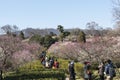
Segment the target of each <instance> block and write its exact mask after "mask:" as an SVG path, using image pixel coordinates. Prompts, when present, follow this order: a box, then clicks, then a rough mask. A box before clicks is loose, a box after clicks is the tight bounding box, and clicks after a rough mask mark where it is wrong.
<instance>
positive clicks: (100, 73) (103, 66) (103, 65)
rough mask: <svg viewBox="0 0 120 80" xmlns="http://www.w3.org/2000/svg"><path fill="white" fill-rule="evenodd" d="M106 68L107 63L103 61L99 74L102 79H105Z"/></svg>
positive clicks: (99, 67)
mask: <svg viewBox="0 0 120 80" xmlns="http://www.w3.org/2000/svg"><path fill="white" fill-rule="evenodd" d="M104 70H105V64H104V62H103V61H102V62H101V63H100V64H99V66H98V74H99V76H100V80H104Z"/></svg>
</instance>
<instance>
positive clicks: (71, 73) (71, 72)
mask: <svg viewBox="0 0 120 80" xmlns="http://www.w3.org/2000/svg"><path fill="white" fill-rule="evenodd" d="M69 73H70V80H75V70H74V62H73V61H72V62H71V63H70V65H69Z"/></svg>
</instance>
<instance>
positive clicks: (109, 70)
mask: <svg viewBox="0 0 120 80" xmlns="http://www.w3.org/2000/svg"><path fill="white" fill-rule="evenodd" d="M105 75H106V76H107V79H106V80H113V78H114V77H115V75H116V73H115V70H114V66H113V63H112V61H111V60H110V59H108V60H107V65H106V66H105Z"/></svg>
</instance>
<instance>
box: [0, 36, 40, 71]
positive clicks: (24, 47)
mask: <svg viewBox="0 0 120 80" xmlns="http://www.w3.org/2000/svg"><path fill="white" fill-rule="evenodd" d="M0 48H1V51H0V55H1V57H2V58H0V68H2V70H9V69H11V68H16V67H18V66H19V65H21V64H23V63H26V62H29V61H31V60H34V59H37V56H38V54H37V53H39V51H41V50H42V47H41V46H40V45H39V44H37V43H29V42H22V40H21V39H20V38H19V37H12V36H0Z"/></svg>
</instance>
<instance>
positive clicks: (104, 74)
mask: <svg viewBox="0 0 120 80" xmlns="http://www.w3.org/2000/svg"><path fill="white" fill-rule="evenodd" d="M68 69H69V70H68V71H69V74H70V80H75V75H76V74H75V70H74V62H73V61H71V62H69V65H68ZM92 74H93V73H92V71H91V63H90V62H87V61H86V62H84V80H93V79H92ZM98 74H99V80H113V78H114V77H115V76H116V72H115V69H114V66H113V63H112V61H111V60H110V59H109V60H107V61H105V62H103V61H102V62H101V63H100V64H99V66H98Z"/></svg>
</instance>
